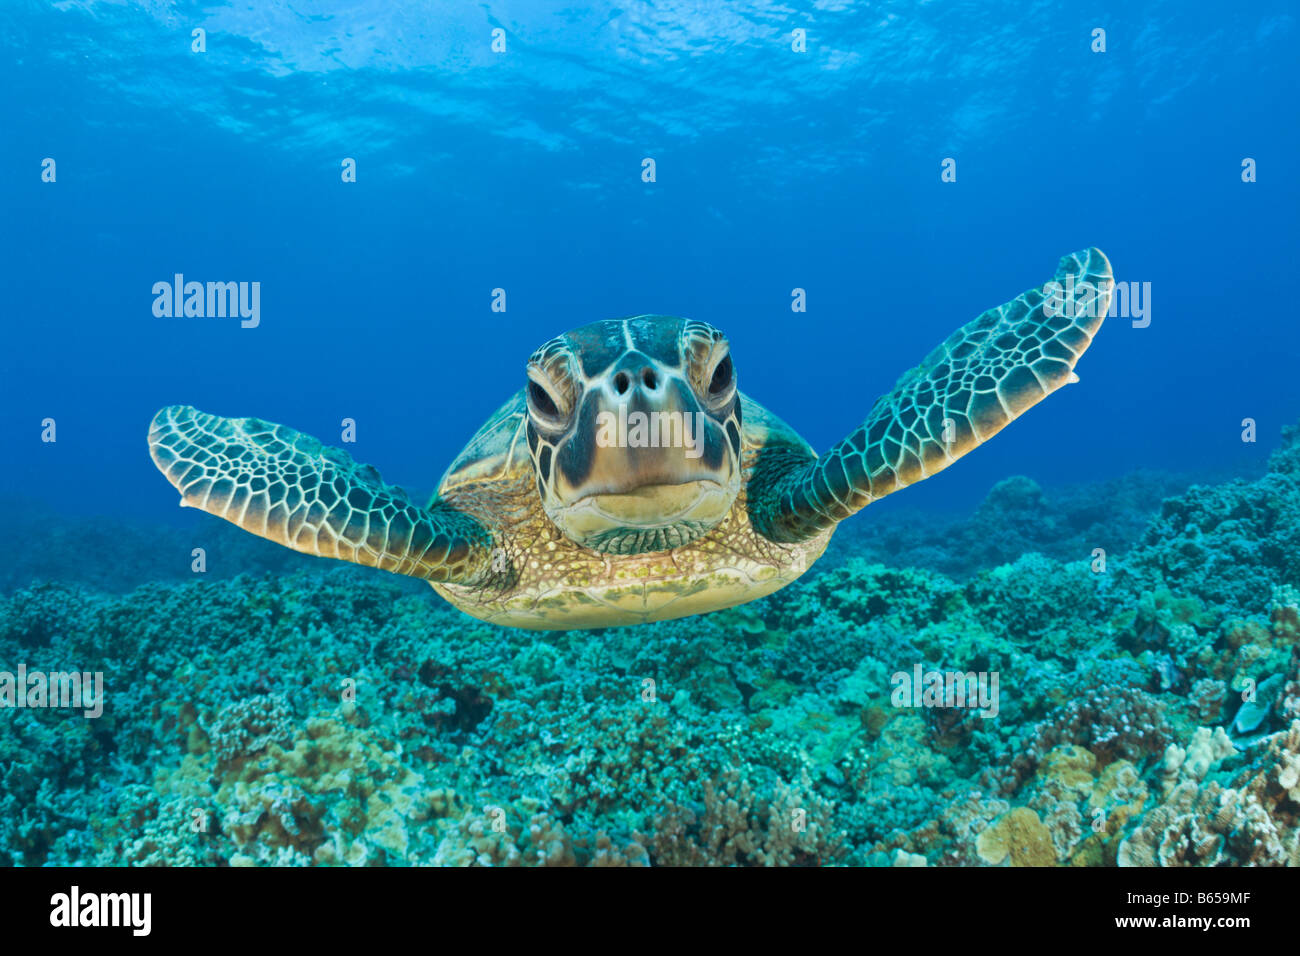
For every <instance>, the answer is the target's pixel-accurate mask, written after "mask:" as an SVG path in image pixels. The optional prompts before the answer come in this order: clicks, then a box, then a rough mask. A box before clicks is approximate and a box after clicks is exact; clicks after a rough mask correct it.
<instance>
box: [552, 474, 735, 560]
mask: <svg viewBox="0 0 1300 956" xmlns="http://www.w3.org/2000/svg"><path fill="white" fill-rule="evenodd" d="M734 498H735V493H734V492H733V491H731V490H730V489H728V488H727V487H726V486H724V485H723V484H722V483H721V482H718V481H714V480H712V479H696V480H694V481H684V482H680V483H677V484H653V485H642V486H641V487H638V488H632V489H629V490H627V491H618V492H605V491H600V492H595V493H592V494H588V495H584V496H583V497H582V498H579V499H578V500H577V501H575V502H573V504H571V505H569V506H568V507H566V508H564V509H563V510H562V511H561V512H560V513H559V514H557V515H555V516H554V520H555V522H556V524H558V525H559V526H560V528H561V530H563V531H564V533H565V534H566V535H568V537H570V538H571V539H572V540H574V541H576V542H577V543H578V544H581V545H583V546H585V547H588V548H592V549H593V550H596V551H604V552H607V553H611V554H639V553H641V552H644V551H666V550H668V549H670V548H678V547H681V546H682V545H686V544H690V543H691V542H692V541H695V540H697V539H699V538H700V537H702V536H703V535H704V534H706V533H707V532H708V531H709V530H710V529H712V528H713V527H714V526H715V525H716V524H717V523H718V522H719V521H721V520H722V518H723V517H724V516H725V515H726V513H727V511H728V510H729V509H730V507H731V503H732V501H733V499H734Z"/></svg>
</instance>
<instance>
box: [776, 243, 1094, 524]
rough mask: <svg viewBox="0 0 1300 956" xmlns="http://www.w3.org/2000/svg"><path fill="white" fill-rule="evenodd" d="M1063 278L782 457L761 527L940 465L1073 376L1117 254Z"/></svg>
mask: <svg viewBox="0 0 1300 956" xmlns="http://www.w3.org/2000/svg"><path fill="white" fill-rule="evenodd" d="M1053 283H1056V286H1055V287H1053V286H1052V285H1049V284H1045V285H1044V286H1042V287H1039V288H1036V289H1030V290H1029V291H1028V292H1025V293H1024V294H1022V295H1020V296H1017V297H1016V298H1015V299H1013V300H1012V301H1010V302H1008V303H1007V304H1005V305H1003V306H1000V307H999V308H996V309H990V310H989V311H987V312H984V313H983V314H982V315H980V316H979V317H978V318H976V319H974V320H973V321H971V322H969V323H967V324H966V325H964V326H963V327H962V328H960V329H958V330H957V331H956V332H955V333H953V334H952V335H951V336H949V338H948V339H947V340H946V341H945V342H944V343H943V344H942V345H941V346H939V347H938V348H937V349H935V350H934V351H932V352H931V353H930V354H929V355H927V356H926V358H925V359H924V360H923V361H922V362H921V364H920V365H919V366H917V367H916V368H914V369H912V370H910V371H908V372H907V373H905V374H904V375H903V376H902V377H901V378H900V379H899V380H898V382H897V384H896V385H895V386H894V388H893V390H892V391H890V392H889V393H888V394H886V395H884V396H882V397H881V398H880V399H879V400H877V402H876V403H875V405H874V406H873V407H872V409H871V412H870V414H869V415H868V416H867V420H866V421H865V422H863V424H862V425H861V426H860V427H859V428H858V429H856V430H855V431H854V432H853V433H851V434H850V435H849V436H848V437H847V438H845V439H844V440H843V441H842V442H840V443H839V444H838V445H836V446H835V447H834V448H832V449H831V450H830V451H829V452H828V453H827V454H826V455H825V456H824V457H822V458H820V459H818V460H817V461H816V462H815V463H814V464H812V465H801V464H800V463H798V462H797V461H794V462H789V463H786V462H782V461H781V460H780V459H779V458H776V457H774V458H773V459H772V466H771V467H770V468H768V469H767V470H766V471H765V472H761V473H759V474H757V475H756V476H755V479H754V483H753V486H752V487H751V489H750V496H751V500H752V501H753V502H754V524H755V527H756V528H757V529H758V530H759V532H760V533H762V534H765V535H768V536H770V537H772V538H773V539H774V540H777V541H799V540H803V539H804V538H807V537H809V536H810V535H813V534H816V533H818V532H819V531H821V530H823V529H825V528H827V527H829V526H830V525H833V524H835V523H836V522H838V521H842V520H843V519H844V518H847V517H848V516H849V515H852V514H854V513H856V512H857V511H859V510H860V509H862V508H864V507H865V506H866V505H868V504H870V503H871V502H872V501H875V500H877V499H879V498H883V497H884V496H885V495H887V494H889V493H891V492H893V491H897V490H898V489H899V488H904V487H906V486H907V485H910V484H914V483H916V482H918V481H921V480H923V479H925V478H928V477H929V476H931V475H933V474H935V473H937V472H939V471H942V470H943V469H944V468H946V467H948V465H950V464H952V463H953V462H954V461H956V460H957V459H958V458H960V457H961V456H962V455H964V454H966V453H967V452H969V451H971V450H973V449H974V448H976V447H978V446H979V445H981V444H983V443H984V442H986V441H988V440H989V439H990V438H992V437H993V436H994V435H996V434H997V433H998V432H999V431H1001V430H1002V428H1003V427H1004V426H1006V425H1007V424H1009V423H1010V422H1011V421H1013V420H1014V419H1015V418H1017V417H1019V416H1020V415H1021V414H1022V413H1024V412H1025V411H1026V410H1027V409H1029V408H1030V407H1032V406H1033V405H1035V404H1037V403H1038V402H1040V401H1042V399H1044V398H1046V397H1047V396H1048V395H1050V394H1051V393H1052V392H1054V391H1056V390H1057V389H1058V388H1060V387H1061V386H1063V385H1066V384H1068V383H1069V382H1071V381H1074V380H1075V379H1074V373H1073V369H1074V366H1075V363H1077V362H1078V360H1079V357H1080V356H1081V355H1082V354H1083V353H1084V352H1085V351H1086V350H1087V348H1088V346H1089V345H1091V344H1092V338H1093V336H1094V335H1096V333H1097V331H1098V329H1099V328H1100V327H1101V323H1102V321H1103V319H1104V318H1105V316H1106V312H1107V310H1108V309H1109V307H1110V294H1111V290H1112V288H1113V286H1114V280H1113V278H1112V275H1111V269H1110V263H1109V262H1108V261H1107V260H1106V257H1105V256H1104V255H1103V254H1102V253H1101V250H1099V249H1085V250H1083V251H1081V252H1076V253H1073V254H1071V255H1068V256H1065V257H1064V258H1063V259H1061V262H1060V265H1059V266H1058V268H1057V270H1056V276H1055V278H1054V279H1053ZM1049 291H1050V293H1051V295H1050V296H1049ZM1049 300H1050V302H1051V308H1050V309H1049V308H1045V303H1048V302H1049ZM1049 312H1050V313H1051V314H1049ZM946 420H947V421H950V422H951V430H950V431H949V432H948V434H945V421H946Z"/></svg>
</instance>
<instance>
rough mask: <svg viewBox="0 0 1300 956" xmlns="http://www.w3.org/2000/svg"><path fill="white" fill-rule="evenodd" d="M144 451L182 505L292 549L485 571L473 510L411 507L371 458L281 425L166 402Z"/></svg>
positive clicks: (459, 578)
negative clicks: (361, 460)
mask: <svg viewBox="0 0 1300 956" xmlns="http://www.w3.org/2000/svg"><path fill="white" fill-rule="evenodd" d="M149 453H150V454H151V455H152V456H153V460H154V464H155V465H157V466H158V470H159V471H161V472H162V473H163V474H164V475H165V476H166V477H167V480H168V481H170V482H171V483H172V484H173V485H174V486H175V487H176V489H177V490H178V491H179V492H180V493H181V504H182V506H185V507H190V508H201V509H202V510H204V511H206V512H208V513H209V514H214V515H216V516H217V517H219V518H225V519H226V520H227V521H229V522H231V523H232V524H236V525H238V526H239V527H241V528H243V529H244V530H245V531H250V532H252V533H253V534H256V535H260V536H261V537H263V538H268V539H270V540H271V541H274V542H276V543H277V544H282V545H284V546H285V547H287V548H292V549H293V550H295V551H301V552H303V553H304V554H312V555H318V556H320V557H324V558H338V559H340V560H343V561H352V562H354V563H356V564H365V565H369V566H370V567H375V568H383V569H384V570H385V571H392V572H394V573H397V574H406V575H410V576H411V577H416V578H425V579H426V580H429V581H454V582H457V583H462V584H468V583H474V582H476V581H479V580H482V579H484V578H485V577H486V576H487V575H488V573H489V572H488V566H489V562H490V556H491V549H492V538H491V535H490V534H489V532H488V531H487V529H485V528H484V527H483V525H482V524H481V523H480V522H478V521H477V520H476V519H475V518H473V517H472V516H470V515H467V514H465V513H464V512H462V511H457V510H455V509H453V508H450V507H448V506H445V505H441V506H440V505H433V506H431V507H430V508H421V507H419V506H418V505H416V504H414V503H412V502H411V501H410V500H409V499H408V498H407V497H406V495H405V493H404V492H403V491H402V490H401V489H399V488H394V487H391V486H390V485H386V484H384V482H383V480H382V479H381V478H380V477H379V472H377V471H376V470H375V469H374V468H373V467H372V466H370V465H359V464H357V463H356V462H355V461H353V460H352V458H351V457H350V456H349V455H348V454H347V453H346V452H344V451H342V450H340V449H338V448H330V447H328V446H326V445H323V444H321V443H320V442H319V441H317V440H316V439H315V438H312V437H311V436H310V435H304V434H302V433H301V432H297V431H294V430H293V429H292V428H287V427H286V426H284V425H276V424H273V423H271V422H264V421H262V420H260V419H257V418H222V417H221V416H220V415H208V414H206V413H204V412H200V411H198V410H197V409H194V408H191V407H190V406H188V405H172V406H170V407H168V408H164V409H163V410H162V411H160V412H159V413H158V414H157V415H155V416H154V420H153V423H152V425H151V426H150V428H149Z"/></svg>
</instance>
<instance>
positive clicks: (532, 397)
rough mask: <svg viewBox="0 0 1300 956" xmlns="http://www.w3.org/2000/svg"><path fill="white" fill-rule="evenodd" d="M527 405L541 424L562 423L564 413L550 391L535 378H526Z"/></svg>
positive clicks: (552, 425)
mask: <svg viewBox="0 0 1300 956" xmlns="http://www.w3.org/2000/svg"><path fill="white" fill-rule="evenodd" d="M528 407H529V409H530V410H531V411H532V413H533V417H534V418H538V419H541V423H542V424H543V425H549V426H551V427H553V428H554V427H559V426H562V425H563V424H564V413H563V412H561V411H560V406H559V404H558V403H557V402H556V401H555V399H554V397H552V395H551V393H550V391H549V390H548V389H547V388H546V387H545V386H544V385H542V384H541V383H540V382H538V381H536V380H535V379H531V378H530V379H529V380H528Z"/></svg>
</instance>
